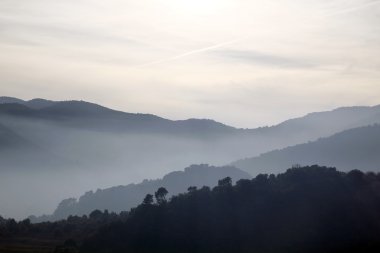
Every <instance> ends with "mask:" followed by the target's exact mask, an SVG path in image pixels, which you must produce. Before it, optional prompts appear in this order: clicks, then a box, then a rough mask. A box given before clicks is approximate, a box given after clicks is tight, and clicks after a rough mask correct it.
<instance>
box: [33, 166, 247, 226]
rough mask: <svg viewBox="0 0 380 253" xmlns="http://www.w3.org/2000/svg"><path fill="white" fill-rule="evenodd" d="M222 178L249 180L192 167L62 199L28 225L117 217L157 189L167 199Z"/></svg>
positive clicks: (226, 170) (229, 170) (231, 171)
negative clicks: (99, 213) (96, 215)
mask: <svg viewBox="0 0 380 253" xmlns="http://www.w3.org/2000/svg"><path fill="white" fill-rule="evenodd" d="M225 177H231V179H232V180H233V181H234V182H236V181H237V180H240V179H249V178H251V176H250V175H249V174H248V173H246V172H244V171H242V170H240V169H237V168H234V167H230V166H225V167H214V166H208V165H192V166H190V167H187V168H185V170H184V171H174V172H171V173H169V174H167V175H165V176H164V177H163V178H162V179H157V180H144V181H143V182H141V183H139V184H129V185H125V186H116V187H111V188H107V189H103V190H101V189H98V190H97V191H96V192H93V191H89V192H86V193H85V194H84V195H82V196H81V197H80V198H79V199H78V200H77V199H75V198H69V199H65V200H63V201H62V202H61V203H60V204H59V205H58V207H57V209H56V210H55V211H54V213H53V214H52V215H50V216H47V215H45V216H42V217H39V218H36V217H31V220H32V222H41V221H44V220H50V221H54V220H60V219H65V218H67V217H68V216H69V215H79V216H82V215H88V214H90V213H91V212H92V211H93V210H95V209H98V210H106V209H107V210H108V211H111V212H117V213H119V212H121V211H126V210H129V209H131V208H133V207H135V206H137V205H139V204H140V203H141V202H142V200H143V198H144V197H145V195H146V194H154V192H155V191H156V190H157V189H158V188H159V187H165V188H166V189H167V190H168V191H169V194H170V195H169V196H171V195H177V194H179V193H184V192H186V191H187V188H188V187H190V186H195V187H202V186H209V187H214V186H216V184H217V182H218V180H219V179H222V178H225Z"/></svg>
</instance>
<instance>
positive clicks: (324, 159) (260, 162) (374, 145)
mask: <svg viewBox="0 0 380 253" xmlns="http://www.w3.org/2000/svg"><path fill="white" fill-rule="evenodd" d="M295 164H300V165H312V164H320V165H329V166H334V167H337V168H338V169H341V170H344V169H345V170H352V169H359V168H360V169H362V170H365V171H380V125H372V126H367V127H360V128H354V129H350V130H346V131H343V132H341V133H338V134H335V135H333V136H331V137H327V138H321V139H319V140H317V141H314V142H309V143H305V144H300V145H295V146H292V147H287V148H284V149H281V150H275V151H271V152H267V153H264V154H262V155H260V156H257V157H254V158H248V159H243V160H239V161H237V162H234V163H232V165H233V166H236V167H238V168H240V169H243V170H245V171H248V172H250V173H251V174H252V175H257V174H259V173H277V172H279V171H280V169H281V168H283V167H284V166H285V167H291V166H292V165H295Z"/></svg>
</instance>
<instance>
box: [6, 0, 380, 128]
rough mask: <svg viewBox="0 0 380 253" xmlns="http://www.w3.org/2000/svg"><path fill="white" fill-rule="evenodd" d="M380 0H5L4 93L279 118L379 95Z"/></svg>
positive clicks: (187, 114) (246, 122) (243, 118)
mask: <svg viewBox="0 0 380 253" xmlns="http://www.w3.org/2000/svg"><path fill="white" fill-rule="evenodd" d="M379 24H380V1H374V0H372V1H366V0H349V1H348V0H344V1H343V0H329V1H327V0H310V1H301V0H283V1H275V0H265V1H264V0H262V1H259V0H193V1H188V0H146V1H137V0H135V1H130V0H109V1H100V0H66V1H59V0H17V1H15V0H0V55H1V57H0V95H5V96H16V97H20V98H23V99H31V98H34V97H44V98H48V99H57V100H59V99H83V100H88V101H93V102H97V103H100V104H103V105H106V106H109V107H112V108H116V109H121V110H124V111H129V112H149V113H154V114H158V115H160V116H164V117H167V118H171V119H184V118H191V117H197V118H213V119H215V120H218V121H221V122H224V123H227V124H230V125H234V126H238V127H256V126H261V125H268V124H269V125H270V124H274V123H277V122H279V121H282V120H285V119H287V118H289V117H296V116H300V115H302V114H304V113H307V112H310V111H319V110H326V109H331V108H335V107H338V106H349V105H374V104H379V103H380V82H379V81H380V26H379Z"/></svg>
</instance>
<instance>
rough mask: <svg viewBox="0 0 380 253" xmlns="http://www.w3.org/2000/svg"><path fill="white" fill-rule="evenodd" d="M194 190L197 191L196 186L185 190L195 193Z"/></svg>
mask: <svg viewBox="0 0 380 253" xmlns="http://www.w3.org/2000/svg"><path fill="white" fill-rule="evenodd" d="M196 190H197V187H196V186H190V187H189V188H187V191H188V192H195V191H196Z"/></svg>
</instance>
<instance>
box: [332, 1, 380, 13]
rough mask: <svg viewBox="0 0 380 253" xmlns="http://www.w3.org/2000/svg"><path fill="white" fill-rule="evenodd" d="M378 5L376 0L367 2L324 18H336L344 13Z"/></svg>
mask: <svg viewBox="0 0 380 253" xmlns="http://www.w3.org/2000/svg"><path fill="white" fill-rule="evenodd" d="M379 3H380V1H378V0H375V1H371V2H368V3H364V4H361V5H359V6H355V7H351V8H347V9H343V10H340V11H336V12H333V13H330V14H327V15H326V17H333V16H338V15H340V14H345V13H349V12H353V11H356V10H360V9H363V8H367V7H369V6H372V5H376V4H379Z"/></svg>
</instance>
